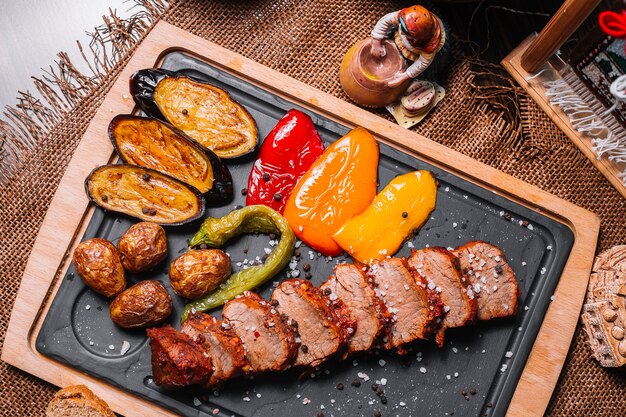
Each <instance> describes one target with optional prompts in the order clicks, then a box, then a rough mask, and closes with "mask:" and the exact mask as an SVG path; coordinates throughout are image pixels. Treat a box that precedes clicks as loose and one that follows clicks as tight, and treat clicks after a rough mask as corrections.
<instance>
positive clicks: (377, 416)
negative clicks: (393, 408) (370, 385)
mask: <svg viewBox="0 0 626 417" xmlns="http://www.w3.org/2000/svg"><path fill="white" fill-rule="evenodd" d="M382 415H383V414H382V413H381V412H380V411H378V410H376V411H374V417H381V416H382Z"/></svg>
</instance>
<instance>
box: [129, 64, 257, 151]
mask: <svg viewBox="0 0 626 417" xmlns="http://www.w3.org/2000/svg"><path fill="white" fill-rule="evenodd" d="M130 90H131V94H132V96H133V99H134V100H135V102H136V103H137V105H139V107H141V109H142V110H143V111H144V112H146V113H147V114H148V115H150V116H152V117H156V118H158V119H161V120H165V121H167V122H169V123H171V124H172V125H173V126H174V127H176V128H178V129H180V130H182V131H183V132H184V133H185V134H186V135H187V136H189V137H190V138H191V139H193V140H194V141H196V142H197V143H199V144H200V145H202V146H204V147H205V148H208V149H211V150H212V151H213V152H215V153H216V154H217V155H218V156H219V157H220V158H235V157H238V156H241V155H244V154H247V153H249V152H252V151H253V150H254V148H255V147H256V144H257V141H258V131H257V127H256V122H255V121H254V119H253V118H252V116H251V115H250V113H248V111H247V110H246V109H245V108H244V107H243V106H242V105H241V104H239V103H237V102H236V101H235V100H233V99H232V98H231V97H230V95H229V94H228V93H227V92H226V91H224V90H222V89H221V88H219V87H216V86H214V85H211V84H209V83H207V82H205V81H203V80H202V79H200V78H199V77H198V76H192V75H189V73H185V74H183V73H180V72H172V71H167V70H162V69H144V70H140V71H137V72H136V73H135V74H133V75H132V77H131V79H130Z"/></svg>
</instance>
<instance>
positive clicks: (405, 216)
mask: <svg viewBox="0 0 626 417" xmlns="http://www.w3.org/2000/svg"><path fill="white" fill-rule="evenodd" d="M402 217H403V218H405V219H406V218H407V217H409V213H407V212H406V211H403V212H402Z"/></svg>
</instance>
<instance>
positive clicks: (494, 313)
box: [454, 241, 519, 320]
mask: <svg viewBox="0 0 626 417" xmlns="http://www.w3.org/2000/svg"><path fill="white" fill-rule="evenodd" d="M454 254H455V255H456V256H457V257H458V258H459V261H460V265H461V270H462V271H463V273H464V274H465V275H466V276H467V277H468V278H469V280H470V281H471V283H472V287H471V290H468V295H470V296H476V297H477V298H478V316H477V317H478V320H490V319H493V318H497V317H508V316H512V315H514V314H515V313H517V306H518V301H517V297H518V295H519V289H518V286H517V279H516V278H515V274H514V273H513V270H512V269H511V267H510V266H509V264H508V263H507V262H506V258H505V257H504V253H503V252H502V250H500V248H498V247H497V246H494V245H492V244H490V243H487V242H481V241H474V242H469V243H467V244H466V245H463V246H460V247H458V248H456V249H455V250H454Z"/></svg>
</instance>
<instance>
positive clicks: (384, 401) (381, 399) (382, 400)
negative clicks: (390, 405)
mask: <svg viewBox="0 0 626 417" xmlns="http://www.w3.org/2000/svg"><path fill="white" fill-rule="evenodd" d="M380 402H381V403H382V404H387V397H385V396H384V395H383V396H381V397H380Z"/></svg>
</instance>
